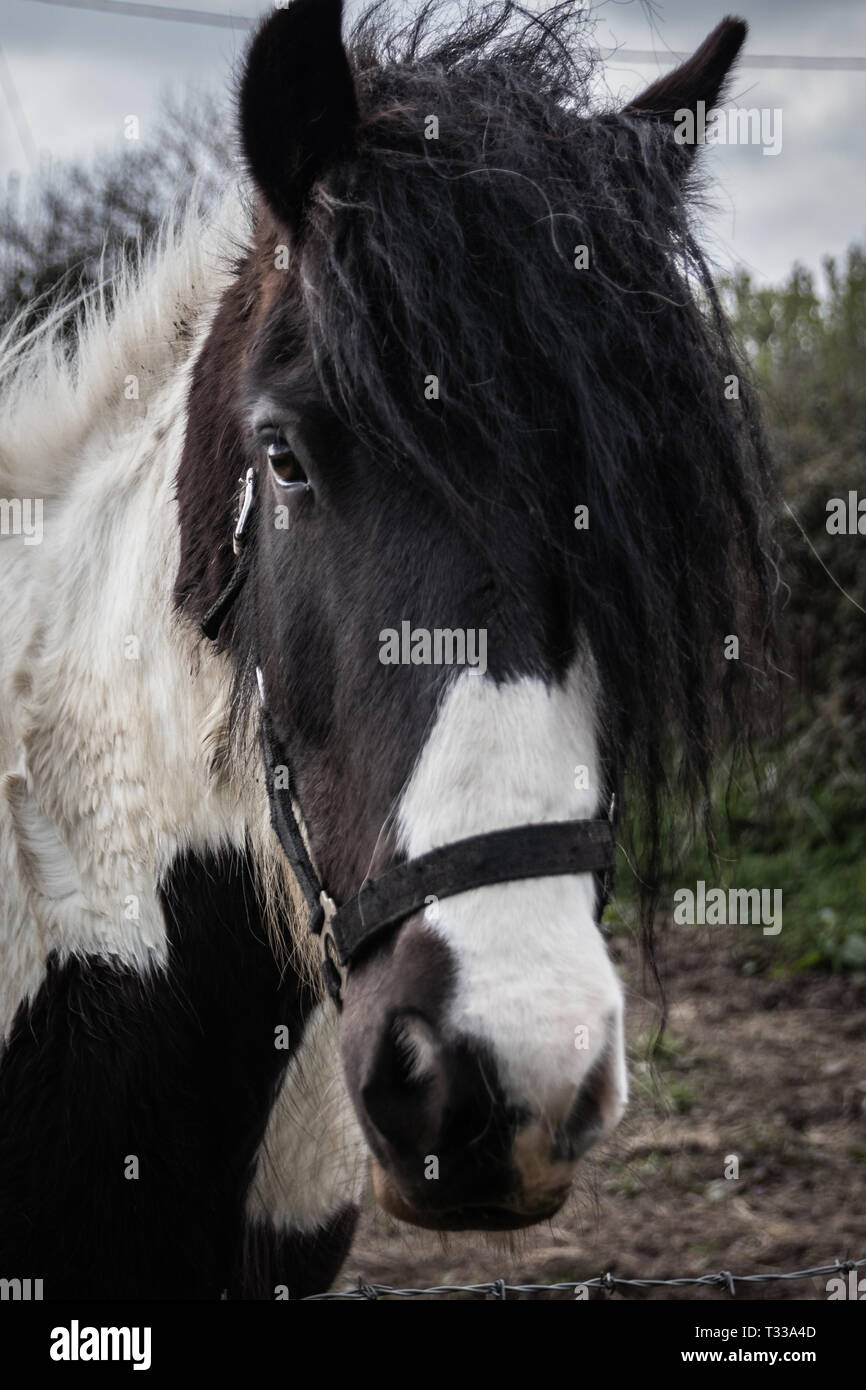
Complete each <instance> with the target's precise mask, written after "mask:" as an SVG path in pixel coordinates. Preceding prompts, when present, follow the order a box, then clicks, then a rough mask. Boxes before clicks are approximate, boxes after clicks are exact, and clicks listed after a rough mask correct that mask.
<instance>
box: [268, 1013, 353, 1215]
mask: <svg viewBox="0 0 866 1390" xmlns="http://www.w3.org/2000/svg"><path fill="white" fill-rule="evenodd" d="M365 1155H366V1150H365V1146H364V1140H363V1137H362V1135H361V1130H360V1127H359V1125H358V1121H357V1120H356V1118H355V1111H354V1109H353V1107H352V1103H351V1101H350V1100H349V1096H348V1093H347V1091H346V1087H345V1084H344V1082H343V1066H342V1061H341V1059H340V1049H339V1018H338V1015H337V1013H336V1012H335V1010H334V1009H332V1008H331V1007H330V1006H327V1005H321V1004H320V1005H319V1006H318V1007H317V1009H316V1011H315V1013H314V1014H313V1016H312V1018H310V1019H309V1020H308V1022H307V1026H306V1029H305V1031H304V1046H303V1048H302V1049H301V1050H300V1051H299V1052H298V1053H297V1054H296V1055H295V1056H294V1057H293V1058H292V1060H291V1062H290V1063H289V1066H288V1069H287V1071H286V1074H285V1077H284V1079H283V1083H282V1086H281V1087H280V1091H279V1094H278V1096H277V1100H276V1103H275V1105H274V1108H273V1110H272V1111H271V1115H270V1119H269V1120H268V1127H267V1131H266V1133H265V1137H264V1140H263V1141H262V1145H261V1148H260V1150H259V1159H258V1166H257V1169H256V1175H255V1178H254V1180H253V1185H252V1187H251V1188H250V1192H249V1196H248V1199H247V1215H248V1216H249V1217H251V1218H252V1219H254V1220H256V1219H262V1218H264V1219H267V1220H269V1221H271V1222H272V1223H273V1225H275V1226H276V1227H278V1228H283V1229H289V1228H290V1229H291V1230H293V1231H315V1230H316V1229H318V1228H319V1227H321V1226H322V1225H323V1223H324V1222H325V1221H326V1220H327V1219H328V1217H329V1216H330V1215H332V1214H333V1213H334V1212H335V1211H336V1210H338V1208H339V1207H341V1206H343V1205H344V1204H345V1203H347V1202H359V1201H360V1199H361V1195H362V1191H363V1187H364V1182H365V1180H366V1161H365Z"/></svg>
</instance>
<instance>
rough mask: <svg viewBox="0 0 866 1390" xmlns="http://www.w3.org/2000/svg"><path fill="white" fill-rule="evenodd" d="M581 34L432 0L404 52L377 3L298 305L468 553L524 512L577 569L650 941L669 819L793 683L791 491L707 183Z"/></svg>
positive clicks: (363, 427) (356, 50) (697, 803)
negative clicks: (635, 107) (784, 641)
mask: <svg viewBox="0 0 866 1390" xmlns="http://www.w3.org/2000/svg"><path fill="white" fill-rule="evenodd" d="M584 24H585V19H584V17H583V14H582V12H580V11H578V10H576V8H575V6H574V4H572V3H564V4H561V5H558V6H556V7H554V8H553V9H552V10H549V11H547V12H546V13H545V14H544V15H542V16H532V15H528V14H527V13H526V12H525V11H522V10H520V9H519V7H517V6H514V5H511V4H505V5H501V4H497V5H495V6H490V5H483V6H481V7H479V8H477V9H476V8H473V9H471V10H470V12H469V14H468V16H467V17H466V18H465V19H464V21H463V22H462V23H461V24H460V25H458V26H457V27H456V28H455V27H454V25H453V23H452V22H451V16H450V15H448V14H447V13H446V14H444V16H443V13H442V6H441V5H440V4H438V3H430V4H427V5H425V6H424V7H423V8H422V10H421V13H420V15H419V17H418V18H417V19H416V20H415V21H414V23H412V24H411V25H409V26H407V27H405V28H403V29H401V30H396V31H395V30H394V28H393V27H392V26H391V23H390V16H389V14H388V11H387V7H383V6H381V5H375V6H373V8H372V10H370V11H368V12H367V13H366V14H365V15H364V16H363V17H362V19H361V20H360V22H359V24H358V26H357V28H356V30H355V32H354V35H353V38H352V40H351V41H350V45H349V52H350V56H351V60H352V65H353V69H354V73H355V81H356V87H357V92H358V99H359V106H360V113H361V124H360V129H359V133H358V137H357V141H356V145H355V149H354V151H353V153H352V155H351V156H350V157H349V158H347V159H346V160H345V161H344V162H343V163H342V164H341V165H340V166H339V167H338V168H337V169H335V170H333V171H332V172H331V173H330V174H329V175H328V177H326V178H325V179H323V180H322V181H321V182H320V183H319V184H318V185H317V187H316V188H315V190H314V192H313V196H312V200H311V204H310V207H309V209H308V214H307V220H306V226H305V230H304V232H303V235H302V238H301V239H300V242H299V244H298V247H297V248H296V249H297V261H296V270H297V278H296V284H295V290H296V292H298V293H300V295H301V297H302V304H303V312H304V314H305V316H306V319H307V321H308V325H309V344H310V349H311V352H312V356H313V361H314V363H315V369H316V372H317V374H318V377H319V381H320V385H321V388H322V390H323V392H324V394H325V397H326V399H327V401H328V403H329V404H330V406H331V408H332V409H333V410H334V411H335V412H336V413H337V414H338V416H339V417H340V418H341V420H342V421H343V422H344V424H345V425H346V427H347V428H348V429H349V430H350V431H351V432H352V434H353V435H354V436H355V437H356V439H357V440H358V441H359V442H360V443H361V444H362V445H364V446H366V448H367V449H368V450H369V453H370V455H371V457H373V458H375V459H377V461H378V462H379V464H380V465H381V466H383V467H394V468H400V469H404V470H408V471H409V473H410V475H411V476H412V477H413V478H414V479H416V480H417V482H418V485H419V490H420V493H419V495H422V494H423V491H424V490H429V491H431V492H432V493H433V494H435V495H436V497H437V498H438V499H439V500H440V502H444V504H445V505H446V506H447V507H448V508H449V511H450V515H451V516H452V518H453V522H454V524H455V526H458V527H461V528H462V529H463V530H464V531H465V533H466V535H467V537H472V538H473V543H476V538H477V537H478V536H480V535H485V534H486V535H489V534H490V516H491V512H495V509H496V507H498V506H514V505H517V506H519V507H520V508H521V509H523V510H524V511H525V524H526V525H527V526H529V527H532V528H534V529H535V532H536V534H537V536H538V542H539V545H544V546H548V547H550V548H551V551H557V552H558V553H559V554H560V556H561V557H562V560H563V562H564V571H563V572H564V574H565V576H566V578H565V585H566V589H567V593H566V594H565V595H564V599H565V601H566V602H567V604H568V610H569V612H570V614H571V617H572V619H573V625H574V628H575V630H576V631H578V632H579V633H580V634H581V638H582V641H583V642H584V643H585V645H586V646H587V647H588V649H589V651H590V652H591V654H592V658H593V661H594V664H595V667H596V670H597V673H598V679H599V689H600V696H599V706H600V709H599V715H600V719H601V722H602V728H603V750H604V758H605V765H606V768H607V777H608V783H609V786H610V787H611V788H615V789H617V790H618V791H619V793H620V804H621V802H622V790H623V783H624V782H625V785H626V788H627V791H628V792H629V793H630V796H631V802H632V810H633V811H635V814H634V815H632V817H631V818H630V823H631V824H632V825H633V826H639V828H640V834H639V837H638V839H639V841H640V847H639V850H636V853H637V860H636V865H635V867H636V870H637V873H638V878H639V881H640V882H641V885H642V889H643V892H642V899H643V903H644V908H645V915H646V920H647V921H650V920H651V913H652V907H653V904H654V901H655V897H656V894H657V892H658V887H659V883H660V878H661V875H662V873H663V871H664V870H665V868H666V867H667V863H666V861H667V853H666V851H667V848H668V845H667V839H668V837H667V835H666V832H665V830H664V826H665V825H666V824H669V818H668V816H667V811H668V809H669V808H670V807H673V806H676V807H678V808H679V807H685V808H690V809H691V811H692V815H693V817H694V812H695V811H696V810H697V809H700V810H701V811H703V812H705V811H706V808H707V806H708V804H709V797H708V783H709V777H710V773H711V770H712V766H713V763H714V760H715V757H716V755H717V754H718V752H719V750H720V749H721V748H727V747H734V746H740V745H743V744H746V745H747V744H748V741H749V737H750V729H751V725H752V719H753V712H754V710H755V709H757V708H758V707H759V705H760V700H759V697H760V695H761V691H762V687H763V685H764V675H765V673H766V672H768V671H771V670H772V669H773V652H774V639H773V631H774V606H775V600H774V595H775V588H776V569H775V560H774V547H773V542H772V539H771V533H770V525H769V515H770V501H769V499H770V498H771V496H772V478H771V467H770V461H769V458H768V453H767V449H766V446H765V443H764V439H763V435H762V431H761V425H760V421H759V418H758V415H757V412H756V409H755V406H754V403H753V399H752V395H751V392H750V389H749V385H748V380H747V372H746V369H745V366H744V364H743V363H742V362H741V361H740V360H739V358H738V355H737V352H736V350H735V347H734V344H733V341H732V337H731V333H730V331H729V329H728V327H727V325H726V323H725V321H724V319H723V316H722V314H721V311H720V308H719V304H718V301H717V297H716V294H715V292H714V288H713V283H712V279H711V275H710V272H709V270H708V267H707V264H706V262H705V260H704V258H703V256H702V254H701V251H700V250H699V248H698V245H697V243H696V240H695V237H694V234H693V231H692V217H693V208H694V206H695V205H696V203H699V201H700V194H701V185H700V177H701V176H700V174H699V172H697V171H696V169H695V167H694V165H693V164H692V163H691V161H690V159H689V157H688V155H687V154H686V152H685V151H683V150H682V149H681V148H680V147H678V146H676V145H675V144H674V142H673V136H672V132H671V130H670V128H668V129H667V130H665V129H662V128H661V126H660V125H659V124H657V123H656V122H654V121H652V120H648V119H646V118H642V117H640V116H638V115H635V114H629V113H616V112H612V111H597V110H593V109H592V106H591V101H590V96H589V91H590V82H591V77H592V71H593V61H594V59H593V56H592V54H591V52H590V50H589V48H588V47H587V44H586V40H585V35H584V32H583V29H584ZM430 116H435V117H436V118H437V120H438V139H429V140H428V139H425V138H424V130H425V123H426V122H427V119H428V118H429V117H430ZM580 246H585V247H586V248H587V253H588V267H587V268H586V269H578V268H577V267H576V264H575V250H576V248H577V247H580ZM431 376H435V377H437V378H438V381H439V393H440V394H439V399H438V400H437V401H428V400H426V399H425V396H424V383H425V381H427V380H429V379H430V377H431ZM732 376H735V377H737V379H738V383H739V398H738V399H735V400H734V399H727V398H726V392H725V387H726V381H730V378H731V377H732ZM422 505H423V504H422ZM578 505H585V506H586V507H587V508H588V519H589V524H588V528H587V529H582V530H575V527H574V525H573V513H574V508H575V507H576V506H578ZM490 561H491V564H493V565H495V564H496V563H497V557H496V554H495V545H494V546H492V547H491V553H490ZM512 598H513V602H514V604H515V606H516V607H519V605H520V604H521V603H522V602H523V598H522V595H521V594H520V593H519V592H514V593H513V595H512ZM729 635H737V636H738V638H739V642H740V652H741V659H740V660H725V658H724V644H725V639H726V637H728V636H729ZM768 683H769V684H771V683H772V682H768ZM707 824H709V822H707ZM632 847H633V848H634V845H633V846H632Z"/></svg>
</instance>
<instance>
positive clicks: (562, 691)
mask: <svg viewBox="0 0 866 1390" xmlns="http://www.w3.org/2000/svg"><path fill="white" fill-rule="evenodd" d="M590 671H591V668H589V669H588V668H587V665H586V663H581V662H576V663H575V664H574V665H573V666H572V668H571V670H570V671H569V673H568V676H567V678H566V680H565V682H564V683H563V684H562V685H561V686H548V685H546V684H545V683H544V682H543V681H542V680H540V679H537V678H534V677H528V676H527V677H521V678H520V679H518V680H514V681H511V682H507V683H504V684H500V685H497V684H496V683H495V682H494V681H493V680H492V679H491V678H490V677H488V676H480V675H476V674H473V673H470V672H466V673H464V674H462V675H461V676H459V677H458V678H457V679H456V680H455V681H454V682H453V684H452V685H451V686H450V687H449V689H448V691H447V693H446V695H445V698H444V700H443V702H442V705H441V707H440V710H439V713H438V716H437V719H436V722H435V724H434V726H433V729H432V731H431V733H430V736H429V738H428V740H427V742H426V744H425V746H424V748H423V749H422V752H421V755H420V757H419V760H418V764H417V766H416V768H415V770H414V772H413V775H412V778H411V780H410V782H409V784H408V786H407V788H406V790H405V792H404V794H403V797H402V800H401V803H400V807H399V811H398V828H399V833H400V839H401V848H402V849H403V850H404V851H405V853H406V854H408V855H409V856H412V857H415V856H417V855H421V854H424V853H426V852H427V851H428V850H431V849H435V848H436V847H438V846H440V845H445V844H448V843H450V842H451V841H454V840H460V839H463V838H464V837H466V836H469V835H475V834H481V833H483V832H485V831H489V830H498V829H504V828H506V827H510V826H515V825H524V824H529V823H539V822H544V821H559V820H569V819H582V818H589V817H593V816H597V815H598V814H599V811H600V801H601V782H600V766H599V753H598V738H597V735H596V728H595V698H594V682H593V680H592V677H591V674H590ZM581 765H582V766H583V767H584V768H585V769H586V773H583V774H580V775H578V776H575V769H576V768H578V767H580V766H581ZM576 782H577V785H575V783H576ZM587 783H588V786H587ZM594 908H595V883H594V879H593V876H592V874H590V873H585V874H574V875H563V876H557V877H548V878H538V879H531V880H523V881H520V882H510V883H502V884H495V885H490V886H489V887H486V888H480V889H476V890H473V891H471V892H467V893H461V894H459V895H457V896H455V897H453V898H447V899H444V900H443V901H442V902H441V903H439V904H438V910H437V911H432V912H431V910H430V909H428V911H427V914H426V921H427V924H428V927H429V929H430V930H431V931H434V932H437V933H438V934H440V935H441V936H442V937H443V938H444V939H445V940H446V941H447V943H448V946H449V948H450V950H451V952H452V955H453V957H454V960H455V964H456V971H457V981H456V994H455V998H454V1000H453V1003H452V1006H451V1012H450V1015H449V1017H448V1020H447V1026H448V1028H449V1029H453V1030H454V1031H455V1032H457V1033H461V1034H464V1035H466V1034H468V1035H469V1036H472V1037H477V1038H481V1039H484V1040H485V1041H486V1042H487V1043H488V1044H489V1045H490V1046H491V1047H492V1049H493V1051H494V1055H495V1056H496V1059H497V1064H498V1067H499V1071H500V1076H501V1080H502V1082H503V1084H504V1085H505V1087H506V1089H507V1091H508V1092H509V1093H510V1098H511V1099H512V1100H513V1101H515V1102H518V1103H524V1104H527V1103H528V1104H529V1105H530V1106H531V1107H532V1108H533V1110H534V1111H535V1113H536V1115H537V1116H538V1117H539V1118H540V1119H542V1120H544V1121H546V1122H548V1123H551V1124H556V1123H558V1122H559V1121H560V1120H562V1119H564V1118H565V1115H566V1114H567V1113H568V1110H569V1109H570V1106H571V1103H572V1101H573V1099H574V1097H575V1096H576V1094H577V1090H578V1088H579V1085H580V1083H581V1081H582V1080H583V1079H584V1077H585V1076H586V1075H587V1074H588V1072H589V1071H590V1070H591V1068H592V1066H593V1064H594V1063H595V1062H596V1061H598V1059H599V1058H600V1057H601V1056H602V1055H603V1054H604V1055H607V1057H608V1059H609V1065H608V1080H607V1083H606V1086H605V1094H604V1099H603V1101H602V1109H603V1113H604V1118H605V1121H606V1124H607V1126H610V1125H612V1124H613V1123H615V1122H616V1120H617V1119H618V1118H619V1116H620V1114H621V1112H622V1109H623V1107H624V1104H625V1097H626V1076H625V1063H624V1051H623V1029H622V989H621V986H620V983H619V980H618V978H617V975H616V972H615V970H614V968H613V966H612V964H611V962H610V960H609V958H608V955H607V952H606V950H605V946H604V942H603V940H602V937H601V934H600V932H599V931H598V928H597V927H596V925H595V920H594Z"/></svg>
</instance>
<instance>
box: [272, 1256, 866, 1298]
mask: <svg viewBox="0 0 866 1390" xmlns="http://www.w3.org/2000/svg"><path fill="white" fill-rule="evenodd" d="M863 1268H866V1259H861V1260H836V1261H835V1262H834V1263H833V1264H829V1265H818V1266H817V1267H816V1268H815V1269H796V1270H792V1271H790V1273H786V1274H731V1273H730V1271H729V1270H726V1269H723V1270H720V1271H719V1272H718V1273H717V1274H699V1275H686V1276H684V1277H683V1278H681V1279H621V1278H619V1277H618V1276H617V1275H615V1274H611V1273H610V1272H609V1271H608V1272H607V1273H605V1274H600V1275H598V1276H597V1277H596V1278H592V1279H580V1280H577V1281H575V1282H566V1283H562V1284H507V1283H506V1282H505V1280H504V1279H494V1280H492V1282H490V1283H489V1284H437V1285H436V1286H435V1287H434V1288H430V1289H395V1288H392V1287H391V1285H390V1284H366V1283H364V1281H363V1279H362V1278H360V1277H359V1279H358V1282H357V1285H355V1287H353V1288H349V1289H337V1290H334V1291H332V1292H330V1293H314V1294H308V1295H307V1296H306V1297H305V1298H303V1299H301V1300H299V1301H300V1302H303V1303H324V1302H329V1301H333V1300H341V1299H346V1300H349V1301H352V1302H375V1301H376V1300H377V1299H379V1298H429V1297H440V1298H451V1297H454V1296H456V1295H460V1294H469V1295H470V1296H471V1297H474V1298H494V1299H507V1298H508V1297H509V1295H511V1294H517V1295H520V1294H532V1295H536V1294H556V1293H567V1294H571V1295H572V1297H574V1298H575V1299H578V1296H579V1295H580V1296H581V1297H582V1298H588V1297H589V1292H590V1291H597V1295H598V1297H600V1298H603V1297H604V1296H605V1295H609V1294H613V1293H617V1292H621V1293H623V1295H624V1296H625V1297H635V1296H636V1295H638V1294H639V1293H640V1292H641V1291H642V1290H644V1289H657V1288H669V1289H684V1288H695V1287H702V1288H713V1289H718V1290H719V1291H720V1292H722V1293H728V1294H730V1296H731V1297H732V1298H734V1297H736V1296H737V1285H738V1284H743V1285H755V1284H772V1283H776V1282H779V1281H790V1280H793V1279H822V1278H824V1279H826V1278H829V1277H832V1276H834V1275H837V1276H842V1275H850V1274H851V1272H852V1271H857V1270H860V1269H863ZM857 1288H858V1286H857V1285H856V1284H855V1289H854V1293H853V1294H852V1295H851V1297H852V1298H854V1299H856V1298H857V1297H858V1292H857ZM584 1291H585V1292H584ZM864 1296H866V1295H864Z"/></svg>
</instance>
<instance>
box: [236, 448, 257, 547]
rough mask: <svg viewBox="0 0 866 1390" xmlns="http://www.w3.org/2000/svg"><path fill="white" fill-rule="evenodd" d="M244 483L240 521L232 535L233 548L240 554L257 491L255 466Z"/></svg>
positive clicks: (248, 470) (247, 472) (249, 471)
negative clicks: (245, 528)
mask: <svg viewBox="0 0 866 1390" xmlns="http://www.w3.org/2000/svg"><path fill="white" fill-rule="evenodd" d="M243 484H244V498H243V501H242V502H241V510H240V514H239V516H238V523H237V526H236V527H235V530H234V535H233V536H232V550H233V551H234V552H235V555H240V553H241V547H242V545H243V539H244V527H245V526H246V524H247V517H248V516H249V514H250V511H251V509H252V505H253V495H254V493H255V487H256V470H255V469H254V468H248V469H247V471H246V476H245V477H244V479H243Z"/></svg>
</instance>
